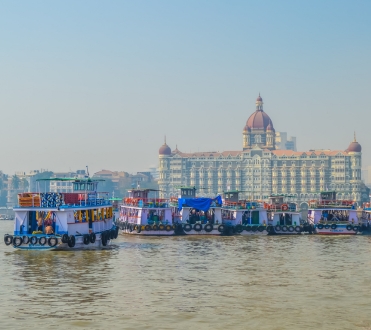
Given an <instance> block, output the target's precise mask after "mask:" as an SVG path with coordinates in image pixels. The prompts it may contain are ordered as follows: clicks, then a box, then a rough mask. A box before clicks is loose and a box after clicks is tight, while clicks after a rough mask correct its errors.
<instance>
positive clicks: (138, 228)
mask: <svg viewBox="0 0 371 330" xmlns="http://www.w3.org/2000/svg"><path fill="white" fill-rule="evenodd" d="M141 231H142V226H140V225H137V233H138V234H139V233H140V232H141Z"/></svg>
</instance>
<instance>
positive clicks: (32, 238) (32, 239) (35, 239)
mask: <svg viewBox="0 0 371 330" xmlns="http://www.w3.org/2000/svg"><path fill="white" fill-rule="evenodd" d="M38 241H39V240H38V239H37V237H36V236H32V237H31V239H30V243H31V244H32V245H35V244H37V242H38Z"/></svg>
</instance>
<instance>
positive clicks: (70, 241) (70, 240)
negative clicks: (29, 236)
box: [40, 235, 76, 248]
mask: <svg viewBox="0 0 371 330" xmlns="http://www.w3.org/2000/svg"><path fill="white" fill-rule="evenodd" d="M40 240H41V238H40ZM67 244H68V246H69V247H70V248H73V247H74V246H75V244H76V238H75V236H73V235H70V236H68V242H67Z"/></svg>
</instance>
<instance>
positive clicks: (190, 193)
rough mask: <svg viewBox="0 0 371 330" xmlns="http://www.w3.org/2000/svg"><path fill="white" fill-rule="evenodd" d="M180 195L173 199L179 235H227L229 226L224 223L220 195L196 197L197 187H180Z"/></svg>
mask: <svg viewBox="0 0 371 330" xmlns="http://www.w3.org/2000/svg"><path fill="white" fill-rule="evenodd" d="M179 189H180V196H179V198H178V200H177V203H176V202H175V199H174V198H173V199H172V200H171V206H172V214H173V219H174V224H175V232H176V234H177V235H225V234H228V226H227V225H225V224H223V221H222V213H221V204H222V199H221V197H220V196H217V197H216V198H203V197H196V188H195V187H180V188H179Z"/></svg>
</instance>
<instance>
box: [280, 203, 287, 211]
mask: <svg viewBox="0 0 371 330" xmlns="http://www.w3.org/2000/svg"><path fill="white" fill-rule="evenodd" d="M288 209H289V206H288V205H287V204H282V206H281V210H282V211H287V210H288Z"/></svg>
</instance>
